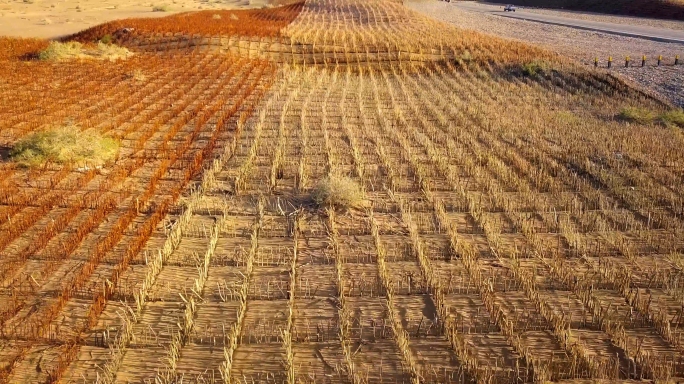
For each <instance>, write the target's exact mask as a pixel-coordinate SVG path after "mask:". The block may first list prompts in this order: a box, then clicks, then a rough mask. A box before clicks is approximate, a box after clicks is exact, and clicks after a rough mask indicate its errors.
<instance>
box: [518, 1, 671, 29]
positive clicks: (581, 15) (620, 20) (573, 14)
mask: <svg viewBox="0 0 684 384" xmlns="http://www.w3.org/2000/svg"><path fill="white" fill-rule="evenodd" d="M524 9H525V12H528V13H537V14H540V15H550V16H558V17H567V18H569V19H579V20H589V21H598V22H602V23H615V24H631V25H641V26H644V27H654V28H668V29H675V30H678V31H684V21H678V20H659V19H648V18H645V17H633V16H618V15H605V14H600V13H591V12H578V11H568V10H564V11H560V10H555V9H544V8H528V7H524Z"/></svg>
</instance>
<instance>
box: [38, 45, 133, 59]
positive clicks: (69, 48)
mask: <svg viewBox="0 0 684 384" xmlns="http://www.w3.org/2000/svg"><path fill="white" fill-rule="evenodd" d="M132 55H133V53H132V52H131V51H129V50H128V49H126V48H124V47H120V46H118V45H114V44H106V43H103V42H98V43H97V45H96V46H94V47H91V46H86V45H83V44H81V43H79V42H76V41H67V42H64V43H61V42H59V41H52V42H50V45H48V47H47V48H45V49H44V50H42V51H41V52H40V53H39V54H38V58H39V59H40V60H44V61H64V60H73V59H100V60H118V59H126V58H128V57H130V56H132Z"/></svg>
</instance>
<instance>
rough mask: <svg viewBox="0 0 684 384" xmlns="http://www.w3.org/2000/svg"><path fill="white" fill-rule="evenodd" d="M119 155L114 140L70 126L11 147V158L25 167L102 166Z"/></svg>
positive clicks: (33, 134) (35, 136)
mask: <svg viewBox="0 0 684 384" xmlns="http://www.w3.org/2000/svg"><path fill="white" fill-rule="evenodd" d="M118 152H119V142H118V141H117V140H114V139H112V138H109V137H105V136H102V135H100V134H99V133H97V132H95V131H93V130H85V131H81V130H80V128H78V127H77V126H74V125H70V126H65V127H59V128H52V129H47V130H43V131H39V132H35V133H32V134H30V135H28V136H26V137H25V138H23V139H21V140H19V141H18V142H17V143H16V144H15V145H14V147H13V148H12V150H11V151H10V159H12V160H13V161H15V162H17V163H18V164H19V165H22V166H25V167H33V166H40V165H44V164H46V163H48V162H50V163H57V164H66V165H72V166H78V167H85V166H101V165H103V164H105V163H106V162H108V161H110V160H113V159H114V158H115V157H116V155H117V153H118Z"/></svg>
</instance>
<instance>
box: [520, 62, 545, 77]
mask: <svg viewBox="0 0 684 384" xmlns="http://www.w3.org/2000/svg"><path fill="white" fill-rule="evenodd" d="M544 68H545V65H544V64H543V63H540V62H536V61H535V62H532V63H527V64H523V66H522V73H523V75H525V76H535V75H537V74H539V73H541V72H543V71H544Z"/></svg>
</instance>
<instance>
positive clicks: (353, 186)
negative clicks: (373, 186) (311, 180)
mask: <svg viewBox="0 0 684 384" xmlns="http://www.w3.org/2000/svg"><path fill="white" fill-rule="evenodd" d="M311 197H312V198H313V200H314V201H315V202H316V204H318V205H319V206H321V207H332V208H343V209H349V208H354V207H358V206H360V205H361V203H362V201H363V191H361V187H359V185H358V184H357V183H356V182H355V181H354V180H352V179H350V178H348V177H341V176H329V177H326V178H325V179H323V180H321V181H319V182H318V184H316V187H315V188H314V190H313V192H312V194H311Z"/></svg>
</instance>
